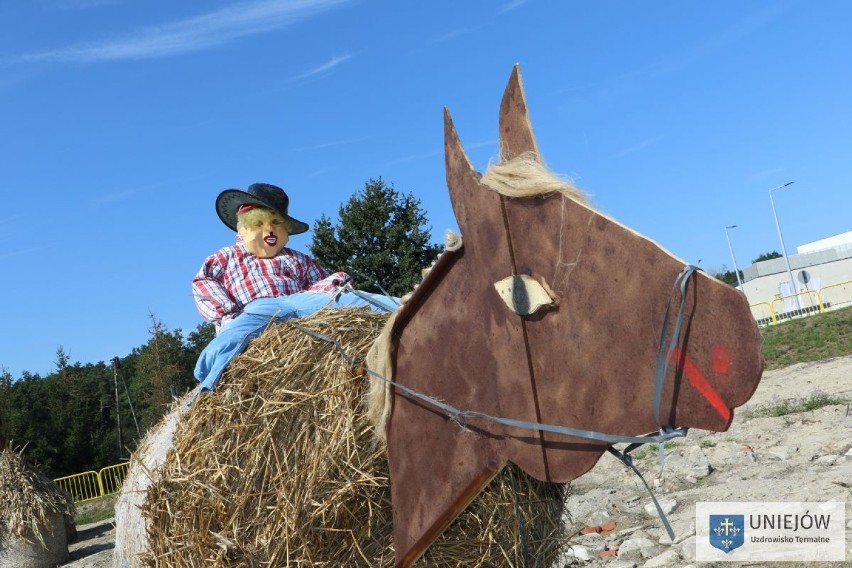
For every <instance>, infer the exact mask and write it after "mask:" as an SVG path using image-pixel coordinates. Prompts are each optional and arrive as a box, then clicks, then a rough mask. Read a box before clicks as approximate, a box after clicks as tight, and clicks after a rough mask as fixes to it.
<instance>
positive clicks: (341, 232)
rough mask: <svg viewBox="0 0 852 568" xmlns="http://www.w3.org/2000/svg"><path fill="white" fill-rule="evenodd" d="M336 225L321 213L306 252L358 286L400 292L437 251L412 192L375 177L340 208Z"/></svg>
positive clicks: (410, 285)
mask: <svg viewBox="0 0 852 568" xmlns="http://www.w3.org/2000/svg"><path fill="white" fill-rule="evenodd" d="M338 217H339V223H338V224H337V225H333V224H332V222H331V220H330V219H329V218H328V217H326V216H325V215H323V216H322V217H320V219H319V220H318V221H317V222H316V224H315V225H314V236H313V241H312V243H311V245H310V250H311V254H313V256H314V258H315V259H316V260H317V262H319V263H320V264H321V265H322V266H324V267H325V268H326V269H328V270H331V271H335V270H342V271H344V272H347V273H349V274H350V275H351V276H352V277H353V279H354V280H355V281H356V283H357V286H358V288H359V289H363V290H367V291H371V292H380V291H381V288H380V286H381V287H382V288H384V289H385V290H386V291H387V292H388V293H390V294H392V295H395V296H402V295H404V294H406V293H408V292H410V291H411V289H412V288H413V287H414V285H415V284H416V283H417V282H419V281H420V271H421V270H422V269H423V268H425V267H426V266H428V265H429V264H430V263H431V262H432V261H433V260H434V259H435V257H436V256H437V255H438V253H439V252H440V251H441V246H439V245H436V244H430V242H429V231H430V227H428V226H427V220H426V215H425V213H424V212H423V211H422V210H421V208H420V200H419V199H416V198H415V197H414V196H413V195H412V194H406V195H401V194H400V193H399V192H397V191H396V190H395V189H394V188H393V186H389V185H387V184H385V182H384V181H382V179H381V178H379V179H371V180H369V181H367V182H366V183H365V184H364V190H363V191H361V192H359V193H357V194H355V195H354V196H352V197H350V198H349V201H347V202H346V203H345V204H343V205H341V206H340V210H339V212H338Z"/></svg>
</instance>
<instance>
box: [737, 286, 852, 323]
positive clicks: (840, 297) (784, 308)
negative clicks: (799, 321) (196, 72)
mask: <svg viewBox="0 0 852 568" xmlns="http://www.w3.org/2000/svg"><path fill="white" fill-rule="evenodd" d="M791 305H794V306H795V307H789V306H791ZM850 305H852V280H849V281H846V282H840V283H838V284H829V285H828V286H823V287H822V288H820V289H819V290H806V291H804V292H799V293H797V294H793V295H790V296H780V297H777V298H775V299H774V300H772V301H771V302H759V303H757V304H751V306H750V308H751V313H752V315H753V316H754V319H755V320H756V321H757V324H758V325H760V326H765V325H772V324H776V323H778V322H779V321H784V320H789V319H794V318H800V317H804V316H810V315H814V314H820V313H823V312H826V311H829V310H831V309H836V308H842V307H846V306H850Z"/></svg>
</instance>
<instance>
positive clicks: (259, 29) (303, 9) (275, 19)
mask: <svg viewBox="0 0 852 568" xmlns="http://www.w3.org/2000/svg"><path fill="white" fill-rule="evenodd" d="M349 1H350V0H288V1H287V2H282V1H280V0H255V1H252V2H242V3H240V4H235V5H231V6H227V7H225V8H222V9H220V10H217V11H215V12H210V13H208V14H203V15H200V16H196V17H193V18H188V19H184V20H179V21H176V22H171V23H166V24H163V25H160V26H152V27H146V28H142V29H139V30H135V31H132V32H130V33H129V34H127V35H126V36H125V37H115V38H112V39H107V40H103V41H99V42H93V43H79V44H73V45H69V46H66V47H61V48H58V49H53V50H47V51H40V52H34V53H25V54H21V55H18V56H14V57H12V58H7V59H6V61H7V62H21V63H32V62H49V61H60V62H82V63H98V62H105V61H121V60H138V59H154V58H162V57H172V56H175V55H181V54H185V53H191V52H197V51H203V50H206V49H212V48H215V47H218V46H220V45H224V44H226V43H230V42H232V41H235V40H237V39H240V38H243V37H246V36H251V35H256V34H261V33H266V32H270V31H273V30H276V29H280V28H283V27H287V26H291V25H293V24H295V23H297V22H299V21H302V20H305V19H307V18H310V17H311V16H315V15H317V14H320V13H322V12H326V11H328V10H331V9H332V8H335V7H337V6H339V5H342V4H345V3H347V2H349ZM337 63H339V62H335V63H334V64H335V65H336V64H337Z"/></svg>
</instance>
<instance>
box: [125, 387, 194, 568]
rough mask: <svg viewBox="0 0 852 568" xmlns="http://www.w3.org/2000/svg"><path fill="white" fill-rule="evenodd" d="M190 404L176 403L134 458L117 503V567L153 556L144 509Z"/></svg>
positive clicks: (143, 442) (141, 443)
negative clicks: (147, 553)
mask: <svg viewBox="0 0 852 568" xmlns="http://www.w3.org/2000/svg"><path fill="white" fill-rule="evenodd" d="M187 400H188V399H184V400H183V401H179V402H178V403H176V404H175V405H174V407H173V408H172V410H171V412H169V413H168V414H167V415H166V416H165V417H163V419H162V420H160V422H158V423H157V425H156V426H154V427H153V428H151V429H150V430H149V431H148V432H147V433H146V434H145V437H144V438H143V439H142V441H141V442H140V443H139V447H138V448H137V449H136V451H135V452H134V453H133V455H132V456H131V458H130V466H129V467H128V470H127V476H126V477H125V479H124V483H122V485H121V491H120V493H119V494H118V498H117V499H116V501H115V550H114V553H113V557H114V565H115V566H119V567H120V566H130V565H131V562H132V559H133V558H135V557H136V556H137V555H139V554H143V553H146V552H150V550H149V548H148V538H147V536H146V531H147V523H146V520H145V518H144V517H143V516H142V510H141V507H142V504H143V503H144V502H145V497H146V496H147V495H148V488H149V487H150V486H151V483H152V482H153V481H154V480H156V479H159V476H160V474H161V472H162V467H163V464H164V463H165V461H166V453H167V452H168V450H169V449H170V448H171V447H172V443H173V438H174V434H175V430H176V429H177V426H178V422H179V421H180V417H181V415H182V414H183V413H184V412H185V411H186V410H187V406H186V401H187Z"/></svg>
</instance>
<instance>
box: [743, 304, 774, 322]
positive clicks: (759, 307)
mask: <svg viewBox="0 0 852 568" xmlns="http://www.w3.org/2000/svg"><path fill="white" fill-rule="evenodd" d="M749 307H750V308H751V315H752V316H753V317H754V319H755V321H757V325H770V324H773V323H778V320H777V319H776V318H775V310H773V309H772V304H770V303H769V302H760V303H757V304H752V305H750V306H749Z"/></svg>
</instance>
